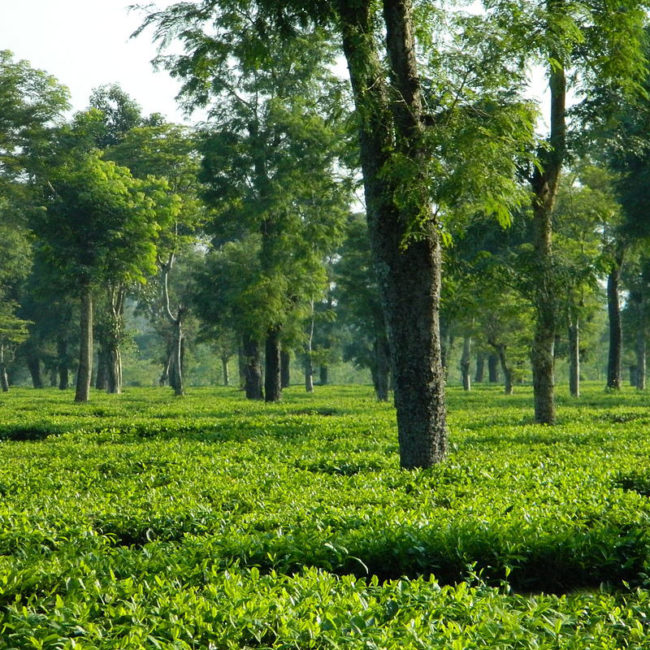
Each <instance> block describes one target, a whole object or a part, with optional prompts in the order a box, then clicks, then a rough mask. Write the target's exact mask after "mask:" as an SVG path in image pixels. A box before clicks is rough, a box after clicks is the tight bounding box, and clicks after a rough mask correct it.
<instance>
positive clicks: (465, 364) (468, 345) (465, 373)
mask: <svg viewBox="0 0 650 650" xmlns="http://www.w3.org/2000/svg"><path fill="white" fill-rule="evenodd" d="M471 351H472V338H471V337H470V336H465V337H464V338H463V355H462V356H461V358H460V372H461V375H462V378H463V390H467V391H469V390H471V389H472V378H471V377H470V374H469V364H470V360H471V357H470V354H471Z"/></svg>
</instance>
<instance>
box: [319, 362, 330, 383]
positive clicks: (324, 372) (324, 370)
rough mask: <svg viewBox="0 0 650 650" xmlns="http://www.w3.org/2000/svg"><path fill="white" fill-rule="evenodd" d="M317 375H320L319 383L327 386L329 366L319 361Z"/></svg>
mask: <svg viewBox="0 0 650 650" xmlns="http://www.w3.org/2000/svg"><path fill="white" fill-rule="evenodd" d="M319 376H320V385H321V386H327V384H328V382H329V367H328V366H327V365H326V364H324V363H321V365H320V369H319Z"/></svg>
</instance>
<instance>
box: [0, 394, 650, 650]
mask: <svg viewBox="0 0 650 650" xmlns="http://www.w3.org/2000/svg"><path fill="white" fill-rule="evenodd" d="M449 398H450V399H449V402H450V418H449V421H450V430H451V432H450V443H451V452H450V455H449V458H448V459H447V460H446V461H445V462H444V463H443V464H441V465H440V466H438V467H435V468H434V469H432V470H427V471H420V472H403V471H400V470H399V469H398V456H397V445H396V434H395V424H394V411H393V409H392V408H391V407H390V406H388V405H382V404H377V403H376V402H375V401H374V399H373V398H372V395H371V391H370V390H369V389H367V388H363V387H324V388H321V389H319V390H318V391H317V393H316V394H314V395H307V394H305V393H304V392H302V391H301V390H300V389H298V388H292V389H290V390H288V391H287V393H286V395H285V399H284V401H283V402H282V403H280V404H274V405H265V404H260V403H250V402H247V401H246V400H245V399H244V398H243V396H242V395H241V393H239V392H238V391H236V390H233V389H231V390H229V389H212V390H207V389H205V390H203V389H201V390H195V391H192V392H190V394H189V395H188V396H186V397H185V398H183V399H174V398H173V397H171V396H170V395H169V393H167V391H164V390H155V389H131V390H130V391H129V392H127V393H126V394H125V395H122V396H108V395H99V394H97V395H93V401H92V402H91V403H90V404H87V405H75V404H73V403H72V402H71V401H70V395H69V394H65V393H64V394H61V393H59V392H58V391H54V390H43V391H34V390H27V389H24V390H16V391H14V392H13V393H10V394H8V395H3V396H2V397H0V412H1V413H2V420H1V424H0V440H2V442H0V454H1V457H2V463H0V497H1V501H0V648H179V649H180V648H247V647H250V648H253V647H255V648H270V647H277V648H311V647H314V648H337V647H341V648H346V647H347V648H432V647H444V648H624V647H630V648H645V647H648V648H650V638H649V637H650V629H649V621H650V597H649V596H648V592H647V591H646V590H645V588H646V587H647V586H648V583H649V582H650V578H648V566H649V563H650V528H649V526H648V523H649V521H650V505H649V504H648V495H650V466H649V465H648V458H649V454H650V440H649V439H648V434H649V432H650V410H649V409H648V407H647V398H646V397H645V396H644V395H642V394H636V393H635V392H632V391H628V392H623V393H622V394H620V395H614V394H605V393H604V392H603V391H602V387H601V386H594V387H591V388H590V389H588V391H587V396H586V397H583V398H582V399H581V400H578V401H571V400H569V398H568V397H564V399H562V400H561V404H560V418H561V421H560V424H559V425H558V426H557V427H554V428H549V427H541V426H537V425H534V424H532V423H531V421H530V419H531V406H530V405H531V402H532V399H531V395H530V394H529V393H527V392H526V391H525V389H522V390H521V394H519V395H515V396H513V397H506V396H503V395H501V394H500V392H499V391H498V389H496V388H494V389H491V388H489V387H480V389H479V390H477V391H474V392H472V393H471V394H463V393H462V392H461V391H455V390H451V391H450V392H449Z"/></svg>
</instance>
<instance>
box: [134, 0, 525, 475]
mask: <svg viewBox="0 0 650 650" xmlns="http://www.w3.org/2000/svg"><path fill="white" fill-rule="evenodd" d="M377 5H378V3H376V2H375V1H374V0H355V1H353V2H349V1H347V0H346V1H343V0H339V1H337V2H335V3H329V2H310V3H304V2H301V1H298V0H296V1H294V2H282V3H278V2H274V1H271V0H268V1H265V2H259V3H253V2H244V1H243V0H242V1H240V2H236V1H232V2H228V3H223V2H220V3H216V2H214V1H213V0H205V1H204V2H202V3H200V5H199V6H198V7H197V6H195V5H191V6H190V5H187V4H180V5H174V6H172V7H171V8H169V9H167V10H165V11H163V12H156V13H153V14H151V15H150V16H149V17H148V18H147V20H146V21H145V26H146V25H149V24H155V25H157V31H156V37H157V38H161V39H165V38H166V39H168V40H169V38H170V37H172V36H175V35H180V37H181V38H182V39H184V41H185V45H186V48H187V55H186V56H181V57H179V58H177V59H176V61H175V62H172V66H171V67H172V69H173V71H174V72H175V73H176V74H180V75H181V76H184V73H187V71H188V70H191V69H192V67H193V66H195V65H196V63H197V61H198V62H200V63H201V69H202V70H205V72H206V75H205V77H203V78H197V77H196V76H192V75H190V76H189V79H190V81H189V84H190V85H189V89H190V90H192V91H195V92H199V93H200V92H203V93H204V94H205V95H209V92H210V89H211V88H213V87H214V86H212V85H211V84H210V83H209V82H208V79H209V78H211V77H213V76H215V68H216V69H217V70H218V71H219V72H223V71H224V68H225V65H224V62H227V60H228V55H229V53H230V52H232V50H228V47H226V45H227V43H228V38H230V39H231V40H232V34H233V32H232V31H228V30H229V29H232V27H233V25H228V26H224V25H222V24H219V23H217V24H218V25H219V27H220V28H221V29H222V33H223V34H225V36H226V37H225V38H224V43H223V45H224V46H223V47H221V49H219V50H217V53H218V56H215V54H214V50H210V49H208V47H207V45H208V44H209V42H210V39H208V38H206V36H205V35H204V32H203V30H202V26H203V25H202V23H203V21H208V22H210V21H211V20H214V19H215V17H218V16H220V15H223V14H222V13H220V12H223V11H224V10H226V9H228V10H230V11H231V13H233V14H234V15H236V14H237V10H241V9H242V8H246V9H248V8H251V7H253V8H254V9H255V11H256V20H255V21H253V22H252V23H251V28H252V29H255V30H258V31H260V32H262V33H264V34H265V35H267V34H273V33H275V34H278V33H279V34H281V36H282V38H281V39H275V43H278V42H281V44H282V47H283V48H284V47H286V44H287V43H290V42H292V40H295V39H304V38H305V36H306V34H307V33H309V31H308V30H309V28H310V26H311V27H313V25H314V24H320V25H334V26H335V27H336V29H337V31H338V35H339V37H340V38H341V42H342V46H343V52H344V54H345V57H346V60H347V63H348V70H349V73H350V79H351V84H352V91H353V98H354V103H355V107H356V117H357V120H358V127H359V146H360V162H361V168H362V173H363V179H364V192H365V202H366V210H367V216H368V225H369V230H370V238H371V242H372V251H373V258H374V261H375V264H376V266H377V270H378V277H379V285H380V290H381V295H382V302H383V305H384V310H385V315H386V320H387V323H388V332H389V341H390V347H391V358H392V368H393V376H394V383H395V404H396V407H397V420H398V437H399V441H400V462H401V464H402V466H403V467H405V468H415V467H427V466H429V465H431V464H433V463H436V462H438V461H439V460H441V459H442V457H443V456H444V454H445V450H446V424H445V405H444V375H443V371H442V366H441V359H440V340H439V325H438V310H439V294H440V267H441V226H442V225H443V224H442V217H443V215H444V213H445V209H446V208H448V207H449V206H450V205H458V204H459V203H461V202H464V201H465V202H471V201H474V202H476V201H479V200H480V201H482V202H483V204H484V206H485V207H486V208H487V209H488V211H491V212H495V211H496V212H498V213H499V214H500V215H501V216H502V217H505V216H506V213H507V207H504V206H508V205H509V204H511V201H510V199H511V198H512V197H515V196H517V197H519V196H520V192H518V191H517V190H516V188H514V186H513V184H512V183H511V182H510V178H511V176H512V171H513V167H514V166H515V164H516V163H515V161H516V159H517V153H515V152H519V151H520V149H521V135H522V131H523V132H526V133H528V132H529V131H530V130H531V129H530V126H531V124H530V115H529V111H526V110H521V106H522V103H521V102H513V103H512V104H513V105H514V104H517V107H516V109H515V110H512V111H499V110H497V109H499V108H500V107H501V103H500V102H497V101H488V102H486V104H485V105H484V106H483V108H484V109H486V110H476V111H473V112H472V111H468V110H467V104H466V103H465V102H464V101H461V97H459V92H462V89H465V88H466V87H471V90H472V92H471V93H469V95H470V96H471V102H472V103H473V102H474V99H475V94H474V93H475V91H476V89H477V84H474V83H473V82H474V81H475V80H476V79H477V75H476V70H482V69H485V68H486V67H488V66H490V67H491V68H494V65H495V64H493V61H494V59H495V57H494V56H493V52H494V50H493V49H492V48H486V49H484V50H483V51H482V53H481V54H482V55H484V56H483V60H481V61H480V63H479V64H478V65H477V61H474V62H472V64H471V66H468V67H469V69H468V70H466V73H467V74H466V77H468V78H469V77H471V79H470V80H469V83H467V84H462V83H459V84H458V85H457V86H455V87H454V84H453V83H452V82H449V83H446V81H447V80H446V79H445V80H442V79H435V75H436V74H439V75H440V76H443V68H442V66H441V65H440V61H439V60H438V61H437V65H436V67H435V68H434V70H433V75H432V77H433V78H434V79H435V81H436V83H435V84H432V88H433V92H432V93H431V94H432V95H435V93H436V91H440V92H439V93H438V94H437V95H436V96H434V97H432V99H433V100H438V103H437V110H436V111H435V114H430V112H429V111H428V110H427V109H426V108H425V104H424V102H423V84H422V79H421V75H420V71H419V66H418V61H417V59H416V42H415V25H414V18H413V11H412V6H411V3H410V2H409V1H408V0H384V2H383V3H382V9H383V13H382V20H378V19H377V18H378V15H377V14H378V12H377ZM426 33H427V30H425V29H420V30H418V34H420V35H424V34H426ZM382 40H383V47H381V46H380V43H381V42H382ZM488 40H490V39H485V38H484V39H483V41H484V42H487V41H488ZM475 42H477V43H480V41H479V40H478V39H475ZM421 44H422V43H420V45H421ZM430 49H432V48H430ZM488 49H491V53H490V54H489V56H487V54H488V52H487V50H488ZM248 52H250V60H251V61H256V60H259V59H258V58H256V56H257V54H258V49H252V50H250V51H248ZM253 53H255V54H253ZM454 55H455V53H454ZM478 58H479V59H480V58H481V57H480V56H479V57H478ZM496 58H497V59H498V61H497V63H496V65H497V66H499V65H501V64H502V62H503V61H504V58H498V57H496ZM431 60H432V62H436V57H435V56H432V57H431ZM453 60H454V56H450V57H449V58H448V59H447V62H453ZM384 62H386V64H387V65H384ZM464 62H466V59H465V60H464ZM481 64H485V65H481ZM505 68H506V66H502V69H503V70H505ZM457 71H458V70H456V71H455V72H457ZM472 72H474V74H472ZM217 78H218V81H217V82H216V86H217V87H218V88H220V87H222V86H224V85H225V84H228V83H229V81H228V78H227V76H226V75H224V74H221V75H219V76H218V77H217ZM493 79H494V77H493ZM457 89H461V90H460V91H459V92H456V90H457ZM492 90H493V91H494V88H493V89H492ZM492 97H493V98H494V97H495V93H494V92H492ZM463 99H464V98H463ZM432 104H433V102H432ZM470 113H471V115H473V117H474V118H475V119H474V120H465V121H463V120H461V119H460V118H461V117H463V116H467V115H468V114H470ZM496 114H500V119H492V115H496ZM454 118H458V119H454ZM460 132H462V133H463V134H464V137H465V140H464V142H465V143H466V145H467V146H466V147H465V148H464V151H463V153H467V150H468V148H472V147H473V154H474V155H473V156H472V155H469V156H467V157H464V158H463V160H462V161H460V160H459V158H458V157H454V155H455V154H454V149H453V144H452V143H453V142H454V137H452V134H455V135H456V136H457V135H458V134H459V133H460ZM515 133H516V136H515V135H514V134H515ZM479 134H480V137H479ZM430 136H431V137H430ZM492 136H494V137H492ZM456 139H457V138H456ZM495 140H496V141H497V142H498V145H499V146H494V142H495ZM443 151H444V153H445V154H448V155H449V159H448V160H445V159H444V158H445V157H444V155H443V154H442V153H441V152H443ZM443 160H444V162H443ZM468 163H469V164H468ZM472 164H476V165H477V166H475V167H474V169H473V172H470V168H471V167H472ZM479 168H480V169H481V173H480V174H477V173H476V172H477V171H478V169H479ZM448 170H451V172H449V171H448ZM491 170H494V172H495V173H494V175H493V176H492V178H490V175H491V173H490V172H491ZM504 170H505V172H506V173H505V174H504V173H503V172H504ZM468 172H470V173H468ZM461 177H462V178H463V179H465V180H466V181H467V183H466V184H465V188H464V190H463V189H461V187H462V185H460V184H459V180H460V178H461ZM432 179H433V181H434V182H433V184H432ZM472 181H473V182H472ZM468 183H469V184H470V185H471V188H470V189H469V190H468V188H467V184H468ZM432 185H433V186H432ZM488 188H489V191H488ZM483 190H486V191H483ZM486 197H487V198H486ZM434 205H436V208H435V209H434ZM406 313H409V314H411V316H412V317H411V318H408V319H406V318H404V314H406Z"/></svg>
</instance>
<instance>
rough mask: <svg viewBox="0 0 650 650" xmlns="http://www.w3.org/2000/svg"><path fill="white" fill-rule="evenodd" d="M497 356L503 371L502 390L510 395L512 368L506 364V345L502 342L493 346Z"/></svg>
mask: <svg viewBox="0 0 650 650" xmlns="http://www.w3.org/2000/svg"><path fill="white" fill-rule="evenodd" d="M494 347H495V348H496V350H497V354H498V356H499V362H500V363H501V370H502V371H503V390H504V392H505V394H506V395H512V368H511V367H510V365H509V364H508V357H507V355H506V346H505V345H503V344H500V345H495V346H494Z"/></svg>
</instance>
